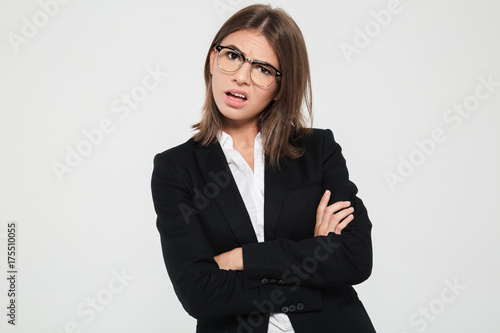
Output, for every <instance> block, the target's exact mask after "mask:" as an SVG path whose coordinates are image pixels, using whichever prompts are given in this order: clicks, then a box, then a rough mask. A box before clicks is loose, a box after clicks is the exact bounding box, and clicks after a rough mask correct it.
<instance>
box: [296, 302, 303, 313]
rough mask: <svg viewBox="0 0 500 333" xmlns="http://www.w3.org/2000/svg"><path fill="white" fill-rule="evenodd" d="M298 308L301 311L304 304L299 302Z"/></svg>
mask: <svg viewBox="0 0 500 333" xmlns="http://www.w3.org/2000/svg"><path fill="white" fill-rule="evenodd" d="M297 310H299V311H300V310H304V304H302V303H298V304H297Z"/></svg>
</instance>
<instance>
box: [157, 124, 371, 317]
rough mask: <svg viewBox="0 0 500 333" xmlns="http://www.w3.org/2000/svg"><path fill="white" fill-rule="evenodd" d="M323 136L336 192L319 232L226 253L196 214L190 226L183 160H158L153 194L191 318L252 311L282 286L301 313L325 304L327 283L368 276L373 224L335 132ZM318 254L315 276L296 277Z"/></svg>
mask: <svg viewBox="0 0 500 333" xmlns="http://www.w3.org/2000/svg"><path fill="white" fill-rule="evenodd" d="M322 141H323V142H320V141H319V140H318V142H315V144H317V145H318V146H322V155H321V161H322V164H323V166H322V167H323V176H322V177H323V183H324V186H325V189H329V190H328V191H325V193H324V195H323V197H322V199H321V200H320V203H319V206H318V208H317V212H316V225H315V231H314V236H315V237H311V238H307V239H303V240H300V241H292V240H289V239H277V240H273V241H266V242H260V243H252V244H245V245H243V246H242V247H238V248H235V249H233V250H231V251H229V252H225V253H223V254H219V255H215V253H214V252H213V249H212V247H211V245H210V244H209V242H208V239H207V237H206V235H205V232H204V230H203V228H202V223H201V222H200V221H199V220H197V218H196V216H194V217H193V220H194V221H192V222H191V223H189V224H187V223H185V220H184V217H183V216H182V214H181V212H180V211H179V207H180V206H189V207H192V206H193V194H192V192H191V190H190V188H189V185H187V184H186V179H187V177H188V176H186V175H185V174H184V169H183V166H182V165H178V164H176V163H175V162H172V161H174V160H175V157H174V156H171V155H169V154H158V155H157V156H156V157H155V163H154V171H153V176H152V192H153V201H154V205H155V210H156V213H157V215H158V217H157V227H158V230H159V232H160V236H161V243H162V250H163V257H164V260H165V265H166V267H167V272H168V274H169V277H170V280H171V281H172V284H173V287H174V290H175V292H176V294H177V296H178V298H179V300H180V301H181V303H182V305H183V307H184V309H185V310H186V311H187V312H188V313H189V314H190V315H192V316H193V317H195V318H213V317H219V316H223V315H232V314H245V313H251V312H252V311H255V310H256V307H255V303H256V302H257V303H258V302H262V301H266V300H270V299H272V298H273V293H276V292H277V291H279V292H280V293H281V295H283V299H286V303H285V304H284V305H286V304H297V303H298V302H301V303H303V304H304V305H305V306H304V308H303V309H302V310H300V311H299V310H297V312H305V311H314V310H318V309H320V308H321V306H322V301H321V288H322V287H331V286H338V285H346V284H347V285H354V284H357V283H360V282H362V281H364V280H366V279H367V278H368V276H369V275H370V274H371V268H372V248H371V236H370V231H371V222H370V220H369V219H368V215H367V212H366V209H365V207H364V205H363V203H362V201H361V199H359V198H358V197H357V196H356V193H357V187H356V186H355V185H354V184H353V183H352V182H350V180H349V177H348V172H347V168H346V163H345V160H344V158H343V156H342V154H341V148H340V146H339V145H338V144H337V143H336V142H335V140H334V138H333V133H332V132H331V131H330V130H326V131H324V136H323V140H322ZM346 200H348V201H346ZM328 202H334V203H333V204H332V205H328ZM351 207H352V208H353V209H355V211H352V210H351V211H350V210H349V208H351ZM193 210H194V207H193ZM316 255H318V256H317V258H318V259H319V260H317V269H316V270H315V272H314V273H311V274H307V275H301V276H299V277H297V276H293V275H292V277H290V275H291V274H289V273H290V269H291V268H293V267H294V266H295V265H297V264H298V265H300V264H301V263H304V262H305V261H307V260H308V259H310V258H313V257H316ZM293 273H294V272H293ZM263 277H270V278H276V279H280V281H282V283H283V284H273V285H270V284H265V285H263V284H262V283H261V280H262V278H263ZM299 278H300V280H299ZM274 312H279V309H275V311H274Z"/></svg>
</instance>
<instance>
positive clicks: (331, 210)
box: [314, 190, 354, 236]
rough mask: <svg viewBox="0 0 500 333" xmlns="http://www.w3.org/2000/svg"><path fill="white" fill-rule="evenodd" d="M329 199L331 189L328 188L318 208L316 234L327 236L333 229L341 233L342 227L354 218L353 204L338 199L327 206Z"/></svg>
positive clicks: (338, 233)
mask: <svg viewBox="0 0 500 333" xmlns="http://www.w3.org/2000/svg"><path fill="white" fill-rule="evenodd" d="M329 199H330V191H329V190H326V191H325V193H324V194H323V197H322V198H321V201H320V202H319V205H318V209H317V210H316V227H315V228H314V236H327V235H328V234H329V233H330V232H332V231H333V232H335V233H336V234H337V235H340V232H341V231H342V229H344V228H345V227H346V226H347V225H348V224H349V222H351V221H352V220H353V219H354V216H353V215H352V212H354V208H353V207H349V206H350V205H351V203H350V202H349V201H337V202H336V203H334V204H331V205H330V206H328V207H327V204H328V200H329ZM342 220H343V221H342ZM340 221H342V222H340Z"/></svg>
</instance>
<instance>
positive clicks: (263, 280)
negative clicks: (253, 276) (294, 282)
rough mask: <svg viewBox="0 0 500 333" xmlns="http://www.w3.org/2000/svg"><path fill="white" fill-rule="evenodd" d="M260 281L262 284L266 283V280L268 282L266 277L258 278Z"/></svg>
mask: <svg viewBox="0 0 500 333" xmlns="http://www.w3.org/2000/svg"><path fill="white" fill-rule="evenodd" d="M260 282H261V283H262V284H266V283H268V282H269V280H268V279H266V278H263V279H262V280H260Z"/></svg>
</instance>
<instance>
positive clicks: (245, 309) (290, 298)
mask: <svg viewBox="0 0 500 333" xmlns="http://www.w3.org/2000/svg"><path fill="white" fill-rule="evenodd" d="M177 170H180V171H179V174H178V172H177ZM181 172H182V167H179V168H177V167H176V166H175V162H173V161H172V158H171V157H169V155H168V154H165V153H162V154H157V155H156V156H155V158H154V170H153V174H152V180H151V189H152V196H153V202H154V207H155V211H156V214H157V228H158V231H159V233H160V239H161V245H162V250H163V257H164V260H165V265H166V268H167V272H168V275H169V277H170V280H171V282H172V284H173V287H174V291H175V293H176V295H177V297H178V298H179V300H180V302H181V303H182V305H183V307H184V309H185V310H186V311H187V312H188V313H189V314H190V315H191V316H193V317H195V318H197V319H208V318H214V317H221V316H226V315H238V314H250V313H254V312H260V313H271V312H282V310H281V309H282V308H283V307H284V306H290V305H294V306H295V307H296V309H297V310H296V312H307V311H313V310H318V309H320V308H321V292H320V289H319V288H314V287H307V286H304V287H301V288H293V289H292V288H291V287H290V285H284V284H281V285H280V284H274V285H270V284H262V283H261V284H257V285H255V287H253V288H245V287H244V285H243V272H242V271H226V270H221V269H219V266H218V265H217V262H216V261H215V260H214V259H213V257H214V253H213V250H212V248H211V246H210V244H209V242H208V239H207V238H206V236H205V233H204V230H203V228H202V226H201V224H200V220H199V219H198V215H197V214H196V213H195V214H194V216H192V217H191V218H190V222H189V223H186V221H185V220H184V217H183V215H182V212H181V210H182V209H183V210H189V211H191V212H196V208H195V207H196V206H195V205H194V203H193V191H192V185H190V184H187V181H186V177H180V173H181ZM299 304H300V305H299Z"/></svg>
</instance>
